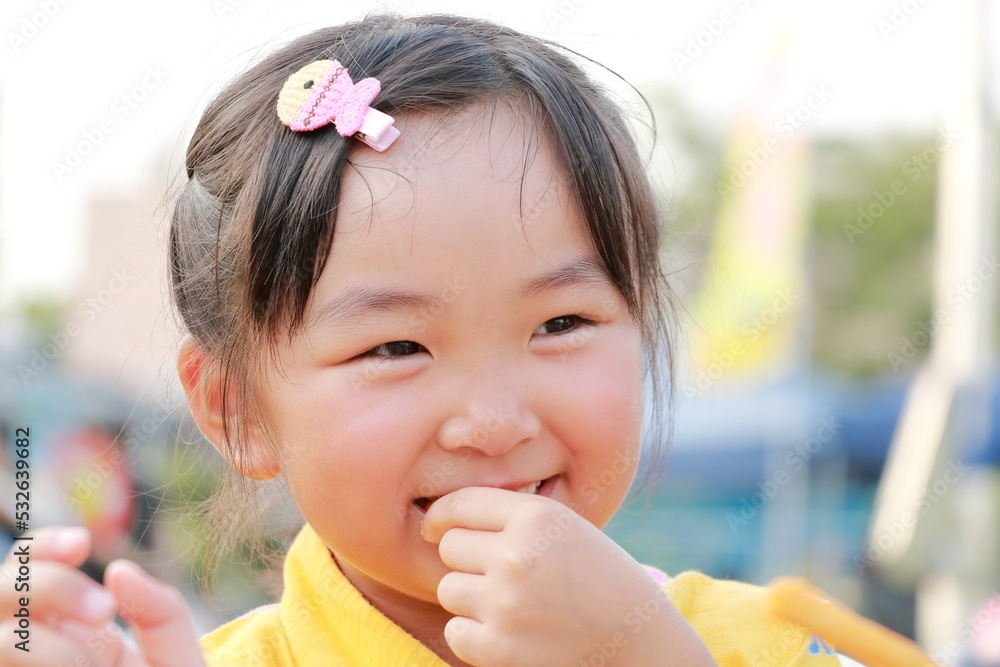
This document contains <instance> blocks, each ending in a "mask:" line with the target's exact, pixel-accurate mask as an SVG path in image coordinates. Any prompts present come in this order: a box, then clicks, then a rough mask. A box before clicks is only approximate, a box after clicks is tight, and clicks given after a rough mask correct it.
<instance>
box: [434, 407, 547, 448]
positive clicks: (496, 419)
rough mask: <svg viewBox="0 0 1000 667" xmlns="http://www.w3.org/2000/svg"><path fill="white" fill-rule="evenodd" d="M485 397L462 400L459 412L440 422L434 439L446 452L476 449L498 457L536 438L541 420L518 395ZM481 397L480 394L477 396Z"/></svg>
mask: <svg viewBox="0 0 1000 667" xmlns="http://www.w3.org/2000/svg"><path fill="white" fill-rule="evenodd" d="M491 396H492V398H491V399H488V400H477V399H476V398H472V399H471V400H465V401H463V402H462V403H461V408H460V411H459V414H456V415H454V416H452V417H450V418H448V419H447V420H445V422H444V423H442V424H441V429H440V431H439V433H438V442H439V443H440V444H441V447H443V448H444V449H446V450H448V451H459V450H462V449H471V450H477V451H479V452H482V453H483V454H486V455H487V456H502V455H503V454H505V453H507V452H508V451H510V450H511V449H513V448H514V447H516V446H517V445H519V444H521V443H524V442H529V441H531V440H533V439H535V438H537V437H538V435H539V433H541V430H542V423H541V420H540V419H539V418H538V415H537V414H535V412H534V411H533V410H531V409H530V408H529V407H528V406H526V405H524V404H523V402H521V401H519V400H518V398H517V397H516V396H515V395H513V394H511V393H506V394H505V395H504V396H503V397H498V396H497V394H496V393H493V394H491ZM479 398H480V399H482V397H479Z"/></svg>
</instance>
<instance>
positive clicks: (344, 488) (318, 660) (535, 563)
mask: <svg viewBox="0 0 1000 667" xmlns="http://www.w3.org/2000/svg"><path fill="white" fill-rule="evenodd" d="M328 61H329V62H328ZM333 61H336V62H335V63H334V62H333ZM316 63H321V64H316ZM338 64H339V66H340V68H339V69H338V67H337V65H338ZM331 68H332V69H331ZM343 68H346V71H344V70H343ZM343 76H349V77H350V79H338V77H343ZM323 77H326V78H323ZM370 79H374V80H377V82H378V83H379V84H380V86H381V87H380V90H379V89H378V88H377V87H376V85H375V84H374V83H371V82H370V81H368V80H370ZM335 81H340V82H341V84H343V85H346V86H347V88H345V90H346V91H348V92H347V93H345V95H346V96H347V97H345V99H347V98H349V97H350V96H351V95H354V94H355V93H354V92H351V91H354V88H352V87H351V85H353V86H356V87H357V89H358V90H359V91H360V90H361V89H366V90H369V91H376V92H377V95H375V96H374V97H373V99H372V101H371V105H372V106H373V107H374V108H376V109H378V110H380V111H382V112H385V113H387V114H391V115H392V117H393V118H394V120H395V128H397V129H398V131H399V136H398V138H397V139H396V140H395V141H394V142H392V144H391V146H388V147H386V146H384V145H382V146H379V147H380V148H382V149H383V150H382V151H379V150H376V149H375V148H373V147H372V146H370V145H368V144H366V143H363V142H362V141H358V140H356V139H353V138H350V137H345V136H342V134H343V133H344V132H343V130H344V128H343V127H341V123H344V124H346V121H345V120H344V119H345V118H346V117H347V116H348V115H349V114H348V111H346V110H341V111H340V112H339V113H341V115H340V116H339V117H338V118H337V119H336V125H335V128H336V130H337V131H334V129H335V128H333V127H329V126H324V127H318V128H317V127H315V125H316V123H315V122H314V120H315V119H314V115H315V113H316V112H317V110H318V109H320V107H321V106H322V105H323V104H326V103H327V102H328V100H327V101H320V98H321V97H322V95H325V94H326V93H327V92H328V90H332V89H333V88H332V87H333V85H334V84H333V83H332V82H335ZM345 81H346V82H348V83H347V84H344V83H343V82H345ZM351 81H353V84H350V82H351ZM366 81H367V82H366ZM341 84H337V85H341ZM313 87H317V89H316V90H313ZM283 90H284V91H285V93H282V92H281V91H283ZM289 91H291V92H289ZM317 91H321V92H322V95H321V94H320V93H319V92H317ZM289 95H291V98H289ZM317 95H319V97H316V96H317ZM355 101H356V100H355ZM366 104H368V102H367V100H365V101H363V102H362V103H361V104H360V106H359V107H358V108H357V109H355V111H356V112H358V113H360V112H361V111H364V109H363V108H362V107H364V105H366ZM276 106H277V108H276ZM352 113H353V112H352ZM296 119H298V120H296ZM296 123H298V127H297V129H298V130H302V131H296ZM352 131H353V130H352ZM350 133H351V131H349V132H348V134H350ZM369 139H371V137H369ZM372 143H377V142H376V141H373V142H372ZM187 175H188V179H189V180H188V182H187V184H186V186H185V187H184V189H183V191H182V192H181V194H180V198H179V200H178V202H177V205H176V208H175V212H174V216H173V221H172V226H171V232H170V253H171V254H170V257H171V272H172V284H173V291H174V297H175V301H176V305H177V307H178V309H179V311H180V313H181V315H182V317H183V320H184V322H185V324H186V326H187V329H188V332H189V334H190V335H189V336H188V337H187V339H186V340H185V341H184V343H183V345H182V347H181V351H180V356H179V363H178V369H179V373H180V377H181V381H182V384H183V385H184V388H185V390H186V392H187V396H188V400H189V403H190V406H191V410H192V413H193V415H194V417H195V420H196V421H197V424H198V426H199V428H200V429H201V431H202V432H203V433H204V435H205V436H206V437H207V439H208V440H210V441H211V442H212V443H213V444H214V445H215V446H216V447H217V448H218V449H219V451H220V452H221V453H222V454H223V456H224V457H225V458H226V459H227V460H228V461H229V462H230V463H231V464H232V467H233V469H234V470H235V471H237V472H238V473H239V475H241V476H242V477H244V478H248V479H253V480H266V479H271V478H274V477H277V476H279V475H280V477H281V478H282V479H283V481H284V482H285V483H286V484H287V487H288V489H289V491H290V493H291V496H292V497H293V498H294V500H295V502H296V504H297V506H298V508H299V509H300V510H301V513H302V515H303V516H304V518H305V520H306V524H305V526H304V527H303V528H302V530H301V532H300V533H299V534H298V537H297V538H296V539H295V541H294V543H293V544H292V546H291V548H290V550H289V553H288V556H287V558H286V561H285V566H284V592H283V594H282V597H281V601H280V602H279V603H277V604H273V605H268V606H265V607H262V608H260V609H257V610H255V611H253V612H251V613H249V614H247V615H245V616H243V617H241V618H239V619H236V620H235V621H233V622H231V623H229V624H227V625H225V626H223V627H222V628H219V629H218V630H215V631H214V632H211V633H209V634H208V635H207V636H205V637H203V638H202V639H201V640H200V642H196V640H195V639H194V637H193V636H192V633H191V630H190V624H189V621H188V619H187V616H186V613H185V611H184V605H183V603H182V602H181V601H180V598H179V595H178V593H177V592H176V591H175V590H174V589H172V588H170V587H167V586H165V585H163V584H160V583H158V582H156V581H154V580H152V579H151V578H150V577H148V576H147V575H145V574H143V573H142V572H141V571H140V570H139V569H138V568H136V567H135V566H134V565H132V564H130V563H128V562H126V561H117V562H115V563H113V564H112V565H111V566H110V567H109V568H108V571H107V574H106V577H105V587H103V588H102V587H100V586H97V585H96V584H93V582H89V581H87V580H86V579H85V578H84V577H82V576H81V575H79V573H78V572H76V571H75V570H73V569H71V568H72V567H73V566H75V565H76V564H78V563H79V562H80V561H81V559H82V558H83V557H84V556H85V555H86V552H87V548H88V544H87V536H86V535H85V534H80V533H79V532H78V531H74V530H72V529H69V530H63V531H56V530H51V531H43V532H39V533H38V534H37V535H36V537H35V539H34V542H33V546H32V549H33V552H32V558H33V568H34V569H33V577H34V584H33V586H34V587H33V589H32V592H33V598H32V614H34V620H35V625H33V626H32V627H33V630H32V632H33V633H34V634H33V636H32V652H31V653H23V652H20V651H17V650H14V649H12V647H11V643H12V642H10V641H6V640H5V642H4V645H3V647H2V648H0V651H3V653H2V655H3V658H4V662H3V664H5V665H7V664H10V665H50V664H51V665H56V664H59V665H62V664H89V665H141V664H149V665H158V666H163V667H166V666H175V665H176V666H177V667H180V666H182V665H183V666H184V667H190V666H191V665H198V664H203V663H202V662H201V661H202V660H203V659H204V661H205V662H206V663H207V664H209V665H213V666H214V665H241V666H242V665H268V666H270V665H345V666H346V665H400V666H403V665H407V666H412V665H427V666H430V665H444V664H448V665H481V666H497V667H499V666H505V665H525V666H528V665H539V666H542V665H545V666H548V665H572V666H577V665H579V666H588V665H607V664H615V665H713V664H721V665H755V666H756V665H812V664H815V665H823V664H827V663H831V664H835V663H836V661H835V658H833V657H830V656H827V655H813V654H814V653H818V651H817V650H816V649H815V643H813V651H812V652H810V643H811V642H810V637H809V636H808V634H806V633H804V632H802V631H801V630H800V629H798V628H795V627H791V626H787V625H783V624H782V623H780V622H778V621H776V620H773V619H771V618H770V617H769V616H768V615H767V614H766V613H765V610H764V605H763V599H764V594H763V591H762V590H761V589H758V588H755V587H752V586H748V585H744V584H739V583H735V582H723V581H715V580H712V579H710V578H708V577H705V576H703V575H701V574H698V573H695V572H690V573H684V574H680V575H678V576H676V577H674V578H673V579H669V580H668V579H667V578H666V576H665V575H663V574H662V573H659V572H658V571H651V570H648V569H646V568H644V567H643V566H641V565H639V564H638V563H637V562H635V560H633V559H632V558H631V557H630V556H629V555H628V554H626V553H625V552H624V551H623V550H622V549H621V548H619V547H618V546H617V545H616V544H614V543H613V542H612V541H611V540H610V539H609V538H608V537H606V536H605V535H604V534H603V533H602V532H601V531H600V528H601V527H602V526H604V524H605V523H606V522H607V521H608V520H609V519H610V517H611V515H612V514H613V513H614V511H615V510H616V509H617V508H618V506H619V505H620V504H621V502H622V501H623V499H624V498H625V496H626V493H627V492H628V490H629V488H630V486H631V485H632V482H633V479H634V477H635V476H636V473H637V470H638V465H637V462H638V458H639V450H640V442H641V439H642V438H641V435H642V424H643V405H644V401H643V386H644V379H645V378H646V377H647V375H646V374H647V373H648V374H649V376H650V377H651V378H652V379H653V381H652V382H651V387H652V388H653V391H654V392H656V391H657V387H658V386H660V385H659V383H658V382H656V377H657V374H658V373H659V372H660V370H661V369H662V368H667V369H668V370H669V369H670V368H671V367H672V361H671V357H670V354H669V349H670V343H671V341H672V338H673V337H672V335H671V331H670V329H669V328H668V327H667V325H666V322H668V319H667V316H668V315H669V311H668V308H667V306H668V305H669V290H668V288H667V286H666V285H665V284H664V279H663V273H662V270H661V267H660V264H659V256H660V252H659V234H660V230H659V227H658V219H657V213H656V210H655V208H654V205H653V197H652V193H651V191H650V186H649V184H648V182H647V180H646V177H645V175H644V173H643V166H642V164H641V161H640V158H639V155H638V151H637V149H636V145H635V143H634V140H633V139H632V137H631V136H630V134H629V132H628V130H627V128H626V124H625V121H624V119H623V117H622V115H621V114H620V112H619V111H618V110H616V108H615V107H614V105H613V104H612V103H611V102H610V100H609V97H608V96H607V94H606V93H604V92H603V91H602V90H601V89H600V88H599V87H598V86H597V85H596V84H595V83H593V82H592V81H591V80H590V79H588V78H587V77H586V76H585V75H584V73H583V72H582V70H581V69H580V68H579V66H578V65H576V64H574V62H573V61H572V60H571V59H570V58H568V57H567V56H566V55H564V54H563V53H562V52H561V51H560V50H558V49H556V48H554V47H553V46H552V45H550V44H548V43H545V42H543V41H541V40H538V39H534V38H531V37H528V36H525V35H522V34H520V33H517V32H515V31H513V30H510V29H508V28H505V27H502V26H499V25H495V24H492V23H488V22H485V21H477V20H471V19H465V18H457V17H452V16H425V17H418V18H398V17H393V16H377V17H369V18H367V19H365V20H362V21H360V22H357V23H353V24H350V25H345V26H341V27H337V28H331V29H325V30H320V31H317V32H314V33H312V34H310V35H307V36H305V37H303V38H301V39H298V40H296V41H294V42H293V43H291V44H289V45H288V46H287V47H285V48H283V49H281V50H280V51H278V52H277V53H275V54H273V55H272V56H270V57H269V58H267V59H265V60H264V61H263V62H261V63H260V64H258V65H257V66H255V67H253V68H252V69H251V70H250V71H248V72H247V73H246V74H244V75H243V76H242V77H240V78H238V79H237V80H236V81H234V82H233V83H232V84H231V85H229V86H228V87H227V88H226V89H225V90H224V91H223V92H222V93H221V94H220V95H219V97H218V98H217V99H216V100H215V101H214V102H213V103H212V104H210V105H209V107H208V109H207V110H206V112H205V114H204V116H203V117H202V119H201V122H200V124H199V125H198V127H197V129H196V131H195V134H194V137H193V139H192V141H191V144H190V147H189V149H188V154H187ZM661 346H663V347H661ZM664 350H667V352H666V353H665V352H664ZM654 398H655V397H654ZM653 402H654V404H660V403H661V401H659V400H654V401H653ZM655 456H656V455H655V453H654V458H655ZM11 564H13V561H12V562H11ZM651 575H652V576H651ZM0 595H3V596H5V597H4V598H3V601H2V604H3V607H2V608H3V610H4V614H5V618H11V614H10V613H7V610H15V609H17V606H16V605H17V601H16V600H15V599H14V598H13V597H12V593H11V592H10V587H9V586H5V587H4V590H3V593H0ZM114 609H117V610H118V612H119V613H120V614H121V615H122V616H123V617H124V618H125V619H126V620H127V622H129V623H130V625H131V626H132V627H133V628H134V629H135V635H136V639H137V643H138V645H139V646H138V649H137V650H134V649H132V648H129V647H128V646H126V644H125V643H124V642H123V641H122V640H121V638H120V636H118V635H117V634H116V633H115V632H114V630H113V628H114V626H113V625H107V620H108V618H109V616H111V615H112V614H113V610H114ZM10 625H11V623H10V622H8V623H7V626H8V628H7V630H6V631H5V632H4V633H3V636H4V637H8V638H9V637H10V636H11V634H10V631H11V630H13V629H14V628H11V627H9V626H10ZM202 656H204V657H202Z"/></svg>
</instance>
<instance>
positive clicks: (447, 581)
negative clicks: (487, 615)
mask: <svg viewBox="0 0 1000 667" xmlns="http://www.w3.org/2000/svg"><path fill="white" fill-rule="evenodd" d="M485 593H486V578H485V577H483V576H482V575H478V574H466V573H465V572H449V573H448V574H446V575H444V576H443V577H441V581H439V582H438V587H437V596H438V602H439V603H440V604H441V606H442V607H444V608H445V609H447V610H448V611H450V612H451V613H453V614H455V615H457V616H467V617H469V618H474V619H478V620H482V619H483V614H482V611H483V610H482V601H483V600H486V599H488V598H487V596H486V595H485Z"/></svg>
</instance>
